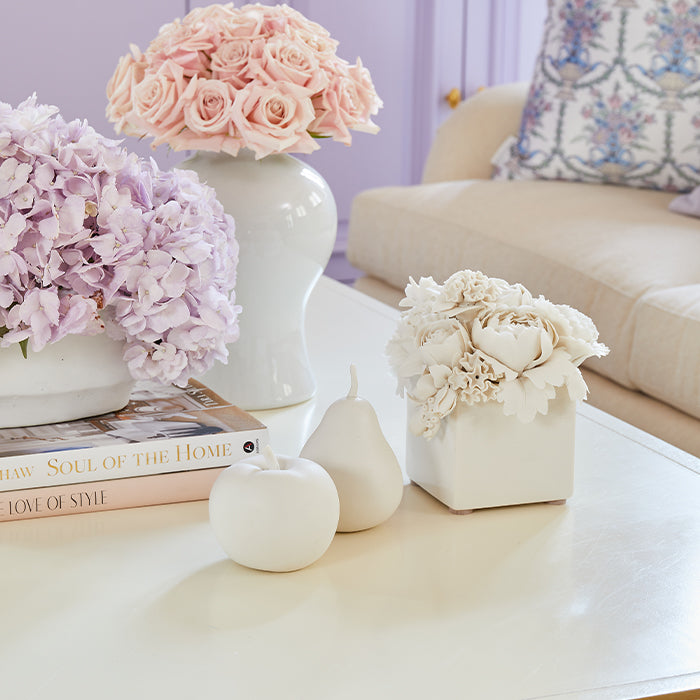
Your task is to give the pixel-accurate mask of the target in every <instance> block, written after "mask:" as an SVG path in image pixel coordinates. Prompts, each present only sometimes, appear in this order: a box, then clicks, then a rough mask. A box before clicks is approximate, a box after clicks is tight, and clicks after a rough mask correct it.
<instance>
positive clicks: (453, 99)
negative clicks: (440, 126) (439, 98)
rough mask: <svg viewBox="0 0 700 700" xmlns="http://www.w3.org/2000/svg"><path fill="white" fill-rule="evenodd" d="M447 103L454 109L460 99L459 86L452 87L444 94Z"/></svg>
mask: <svg viewBox="0 0 700 700" xmlns="http://www.w3.org/2000/svg"><path fill="white" fill-rule="evenodd" d="M445 99H446V100H447V104H448V105H450V107H451V108H452V109H454V108H455V107H456V106H457V105H458V104H459V103H460V102H461V101H462V91H461V90H460V89H459V88H456V87H455V88H452V90H450V91H449V92H448V93H447V94H446V95H445Z"/></svg>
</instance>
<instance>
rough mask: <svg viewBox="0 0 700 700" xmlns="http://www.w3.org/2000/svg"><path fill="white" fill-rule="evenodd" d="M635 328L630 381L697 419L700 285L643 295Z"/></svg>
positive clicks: (699, 399)
mask: <svg viewBox="0 0 700 700" xmlns="http://www.w3.org/2000/svg"><path fill="white" fill-rule="evenodd" d="M633 327H634V337H633V339H632V349H631V355H630V376H631V378H632V381H633V382H634V384H635V385H636V386H638V387H639V388H640V389H641V390H642V391H643V392H644V393H646V394H649V395H650V396H654V397H656V398H659V399H662V400H663V401H666V403H673V404H675V405H676V406H677V407H678V408H680V409H681V410H684V411H686V413H690V414H691V415H694V416H696V417H698V418H700V284H691V285H687V286H684V287H674V288H672V289H661V290H658V291H655V292H650V293H649V294H646V295H644V297H643V298H642V299H640V300H639V302H638V303H637V305H636V307H635V310H634V323H633Z"/></svg>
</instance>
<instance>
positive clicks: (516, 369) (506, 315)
mask: <svg viewBox="0 0 700 700" xmlns="http://www.w3.org/2000/svg"><path fill="white" fill-rule="evenodd" d="M401 306H403V307H407V310H406V311H404V312H402V314H401V320H400V322H399V324H398V327H397V329H396V332H395V333H394V335H393V337H392V338H391V340H390V341H389V344H388V347H387V353H388V356H389V360H390V363H391V366H392V369H393V370H394V372H395V373H396V375H397V377H398V379H399V393H400V394H401V395H402V396H403V394H404V392H406V393H407V394H408V396H409V398H410V399H411V400H413V401H415V402H417V403H418V404H419V405H420V410H419V411H416V412H415V418H414V420H413V421H412V424H411V425H410V426H409V428H410V430H411V432H413V433H414V434H415V435H423V436H425V437H426V438H431V437H433V436H434V435H435V434H436V433H437V431H438V429H439V428H440V421H441V420H442V419H443V418H445V417H446V416H449V415H450V413H451V412H452V411H453V410H454V409H455V407H456V406H457V405H458V403H459V402H463V403H465V404H467V405H469V406H471V405H474V404H478V403H480V402H484V401H498V402H500V403H502V404H503V412H504V413H505V414H506V415H516V416H517V417H518V419H519V420H521V421H523V422H529V421H532V420H533V419H534V418H535V417H536V415H537V414H538V413H541V414H546V413H547V408H548V402H549V401H550V399H553V398H554V396H555V394H556V391H557V389H559V388H560V387H566V389H567V391H568V395H569V397H570V399H571V400H572V401H576V400H581V399H584V398H585V397H586V395H587V393H588V389H587V387H586V383H585V382H584V380H583V377H582V376H581V371H580V370H579V369H578V367H579V365H580V364H581V363H582V362H583V361H584V360H585V359H587V358H589V357H593V356H596V357H601V356H603V355H605V354H607V352H608V348H606V347H605V345H603V344H601V343H599V342H598V331H597V329H596V327H595V326H594V324H593V322H592V321H591V320H590V319H589V318H588V317H587V316H585V315H584V314H582V313H581V312H579V311H577V310H576V309H572V308H571V307H569V306H564V305H561V304H553V303H551V302H550V301H547V300H546V299H545V298H544V297H542V296H540V297H537V298H535V297H533V296H532V294H530V292H528V290H527V289H525V287H523V286H522V285H520V284H508V283H507V282H505V281H504V280H502V279H498V278H490V277H487V276H486V275H484V274H483V273H481V272H473V271H471V270H464V271H461V272H457V273H455V274H454V275H452V276H451V277H450V278H449V279H448V280H447V281H446V282H445V283H444V284H443V285H440V284H437V283H436V282H435V281H434V280H433V278H432V277H427V278H421V280H420V282H419V283H416V282H415V281H414V280H413V279H411V281H410V282H409V284H408V286H407V287H406V296H405V298H404V299H403V300H402V301H401Z"/></svg>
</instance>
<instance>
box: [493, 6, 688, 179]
mask: <svg viewBox="0 0 700 700" xmlns="http://www.w3.org/2000/svg"><path fill="white" fill-rule="evenodd" d="M699 35H700V5H698V4H697V3H685V2H676V1H675V0H635V2H620V1H619V0H617V1H616V0H589V1H588V2H585V3H580V2H571V0H553V1H552V2H550V5H549V11H548V16H547V21H546V23H545V31H544V37H543V41H542V48H541V50H540V55H539V57H538V60H537V64H536V68H535V72H534V75H533V79H532V83H531V86H530V92H529V95H528V100H527V103H526V105H525V109H524V111H523V116H522V121H521V126H520V133H519V137H518V138H517V140H515V139H511V140H510V141H509V143H508V145H507V146H505V147H504V148H503V149H501V150H500V151H499V153H498V155H497V157H496V158H495V161H494V163H495V165H496V167H497V172H498V176H499V177H501V176H504V177H515V178H522V177H530V178H532V177H540V178H548V179H552V178H554V179H565V180H578V181H584V182H615V183H622V184H626V185H632V186H636V187H650V188H657V189H666V190H670V191H687V190H689V189H692V187H694V186H695V185H697V184H700V128H699V127H700V90H699V89H698V88H699V87H700V61H698V60H697V52H698V43H699V42H698V36H699Z"/></svg>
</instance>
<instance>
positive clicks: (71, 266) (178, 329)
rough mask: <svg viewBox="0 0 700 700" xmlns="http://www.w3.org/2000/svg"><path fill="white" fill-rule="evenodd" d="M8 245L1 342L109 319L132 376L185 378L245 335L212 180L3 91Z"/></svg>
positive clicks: (1, 263)
mask: <svg viewBox="0 0 700 700" xmlns="http://www.w3.org/2000/svg"><path fill="white" fill-rule="evenodd" d="M0 251H1V253H0V347H8V346H10V345H13V344H19V345H20V347H21V348H22V350H23V352H24V353H25V355H26V349H27V345H28V344H31V347H32V349H33V350H34V351H40V350H41V349H42V348H43V347H44V346H45V345H46V344H47V343H53V342H56V341H58V340H60V339H61V338H63V337H64V336H66V335H68V334H79V335H94V334H96V333H102V332H107V333H108V334H109V335H110V336H111V337H113V338H115V339H117V340H124V341H125V352H124V359H125V361H126V362H127V363H128V365H129V369H130V371H131V373H132V375H133V376H134V378H136V379H155V380H158V381H161V382H163V383H169V382H176V383H179V384H182V383H184V382H186V380H187V378H188V377H189V376H191V375H193V374H194V375H196V374H200V373H202V372H204V371H205V370H207V369H208V368H209V367H210V366H211V365H212V364H213V363H214V361H215V360H222V361H223V360H225V359H226V358H227V356H228V351H227V349H226V343H227V342H233V341H235V340H236V339H237V338H238V321H237V317H238V312H239V308H238V307H237V306H235V305H234V297H233V288H234V285H235V276H236V274H235V273H236V264H237V260H238V244H237V242H236V239H235V236H234V223H233V219H232V218H231V217H230V216H228V215H227V214H224V211H223V208H222V206H221V204H220V203H219V202H218V201H217V200H216V197H215V194H214V190H213V189H211V188H210V187H207V186H205V185H202V184H201V183H200V182H199V180H198V179H197V176H196V174H195V173H193V172H190V171H184V170H176V169H174V170H172V171H169V172H163V171H161V170H160V169H159V168H158V166H157V165H156V164H155V162H153V161H152V160H151V161H150V162H147V161H143V160H141V159H139V158H137V157H136V155H134V154H128V153H127V152H126V150H125V149H123V148H121V147H120V146H119V144H118V143H117V142H116V141H110V140H107V139H105V138H104V137H102V136H101V135H100V134H98V133H97V132H96V131H95V130H94V129H92V128H91V127H89V126H88V125H87V123H85V122H80V121H73V122H69V123H66V122H65V121H64V120H63V118H62V117H61V116H60V114H58V110H57V109H56V108H55V107H48V106H44V105H37V104H36V98H30V99H29V100H27V101H25V102H23V103H22V104H21V105H20V106H19V107H18V108H17V109H13V108H12V107H11V106H10V105H7V104H4V103H0ZM18 352H19V350H18Z"/></svg>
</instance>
